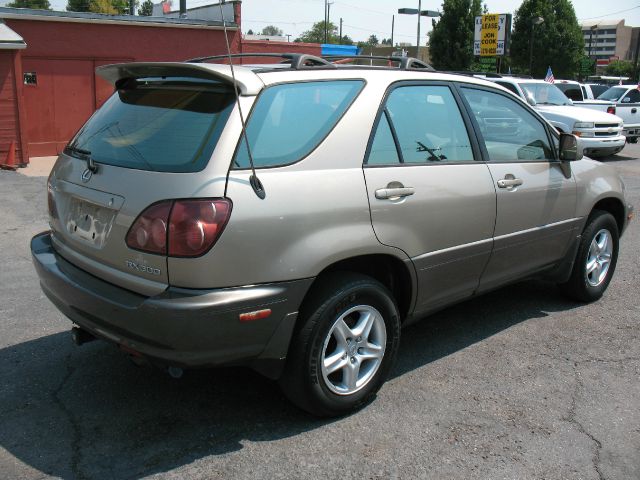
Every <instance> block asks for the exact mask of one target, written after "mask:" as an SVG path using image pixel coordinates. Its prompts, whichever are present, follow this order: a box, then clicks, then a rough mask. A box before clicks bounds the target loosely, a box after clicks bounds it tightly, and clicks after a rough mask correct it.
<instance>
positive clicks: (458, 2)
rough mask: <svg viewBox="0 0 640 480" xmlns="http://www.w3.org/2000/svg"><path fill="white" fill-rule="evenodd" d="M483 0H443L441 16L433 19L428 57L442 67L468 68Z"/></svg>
mask: <svg viewBox="0 0 640 480" xmlns="http://www.w3.org/2000/svg"><path fill="white" fill-rule="evenodd" d="M481 12H482V4H481V0H443V2H442V16H441V17H440V19H439V20H435V19H433V20H432V21H431V24H432V25H433V30H431V32H430V33H429V57H430V58H431V62H432V64H433V66H434V67H435V68H437V69H439V70H467V69H468V68H469V67H470V66H471V63H472V62H473V31H474V22H475V17H476V16H478V15H480V14H481Z"/></svg>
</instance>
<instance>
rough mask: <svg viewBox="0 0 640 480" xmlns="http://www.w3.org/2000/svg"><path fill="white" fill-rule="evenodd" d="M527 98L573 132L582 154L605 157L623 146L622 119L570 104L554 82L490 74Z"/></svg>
mask: <svg viewBox="0 0 640 480" xmlns="http://www.w3.org/2000/svg"><path fill="white" fill-rule="evenodd" d="M488 80H491V81H493V82H495V83H497V84H498V85H500V86H501V87H504V88H506V89H507V90H509V91H510V92H511V93H513V94H515V95H517V96H518V97H520V98H522V99H524V100H526V101H527V102H528V103H529V104H530V105H531V106H533V107H534V108H535V109H536V110H538V111H539V112H540V113H541V114H542V116H544V117H545V118H546V119H547V120H549V122H550V123H551V124H552V125H553V126H554V127H556V128H557V129H558V131H559V132H561V133H573V134H574V135H576V136H578V137H580V139H581V140H582V142H581V145H582V147H583V149H584V152H583V153H584V154H585V155H589V156H590V157H593V158H597V157H605V156H607V155H613V154H615V153H618V152H619V151H620V150H622V149H623V148H624V145H625V137H624V136H623V135H622V129H623V122H622V119H621V118H620V117H618V116H616V115H612V114H610V113H605V112H598V111H594V110H591V109H587V108H581V107H576V106H573V104H572V102H571V100H569V99H568V98H567V97H566V96H565V94H564V93H562V92H561V91H560V90H559V89H558V87H556V86H555V85H554V84H551V83H548V82H545V81H544V80H534V79H530V78H517V77H504V78H489V79H488Z"/></svg>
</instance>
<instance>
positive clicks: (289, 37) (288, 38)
mask: <svg viewBox="0 0 640 480" xmlns="http://www.w3.org/2000/svg"><path fill="white" fill-rule="evenodd" d="M286 37H287V42H290V41H291V34H290V33H287V35H286Z"/></svg>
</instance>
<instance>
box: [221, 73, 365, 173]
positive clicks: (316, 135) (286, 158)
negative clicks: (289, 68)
mask: <svg viewBox="0 0 640 480" xmlns="http://www.w3.org/2000/svg"><path fill="white" fill-rule="evenodd" d="M363 85H364V82H363V81H361V80H340V81H330V82H305V83H286V84H282V85H276V86H273V87H270V88H267V89H266V90H265V91H264V92H262V94H261V95H260V97H259V98H258V100H257V103H256V105H255V107H254V108H253V112H252V113H251V117H250V118H249V121H248V122H247V138H248V139H249V144H250V145H251V153H252V154H253V161H254V164H255V166H256V167H273V166H280V165H288V164H291V163H294V162H297V161H298V160H301V159H302V158H304V157H306V156H307V155H309V153H310V152H311V151H312V150H313V149H314V148H316V147H317V146H318V144H319V143H320V142H321V141H322V140H323V139H324V137H326V136H327V134H328V133H329V132H330V131H331V129H332V128H333V127H334V126H335V124H336V123H337V122H338V120H340V118H341V117H342V115H343V114H344V113H345V112H346V111H347V109H348V108H349V106H350V105H351V103H352V102H353V100H354V99H355V98H356V96H357V95H358V93H359V92H360V90H361V89H362V86H363ZM234 166H235V167H236V168H247V167H249V155H248V154H247V147H246V143H245V142H244V139H241V140H240V146H239V148H238V152H237V153H236V158H235V161H234Z"/></svg>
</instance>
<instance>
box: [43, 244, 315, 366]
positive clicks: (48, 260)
mask: <svg viewBox="0 0 640 480" xmlns="http://www.w3.org/2000/svg"><path fill="white" fill-rule="evenodd" d="M31 253H32V257H33V263H34V265H35V268H36V271H37V273H38V276H39V277H40V285H41V287H42V290H43V291H44V293H45V294H46V295H47V297H48V298H49V299H50V300H51V301H52V302H53V304H54V305H55V306H56V307H57V308H58V309H59V310H60V311H61V312H62V313H64V314H65V315H66V316H67V317H69V318H70V319H71V320H72V321H73V322H74V323H76V324H77V325H79V326H80V327H82V328H83V329H85V330H87V331H89V332H90V333H92V334H93V335H95V336H96V337H98V338H102V339H105V340H108V341H111V342H114V343H116V344H118V345H120V346H122V347H124V349H125V350H128V351H134V352H136V353H139V354H141V355H142V356H144V357H147V358H149V359H150V360H151V361H155V363H160V364H165V365H175V366H180V367H202V366H218V365H225V364H246V365H250V366H253V367H254V368H256V369H257V370H259V371H261V372H262V373H265V374H266V375H268V376H271V377H277V376H278V374H279V368H280V367H281V364H282V362H283V361H284V357H285V356H286V352H287V350H288V345H289V340H290V338H291V334H292V331H293V327H294V324H295V320H296V318H297V311H298V308H299V305H300V303H301V302H302V299H303V297H304V295H305V293H306V292H307V290H308V288H309V286H310V285H311V282H312V281H313V280H312V279H304V280H296V281H292V282H281V283H274V284H267V285H255V286H247V287H238V288H224V289H214V290H191V289H181V288H172V287H170V288H168V289H167V290H166V291H164V292H163V293H161V294H160V295H156V296H153V297H145V296H142V295H139V294H137V293H134V292H131V291H129V290H125V289H123V288H120V287H117V286H115V285H113V284H110V283H107V282H105V281H104V280H101V279H99V278H96V277H94V276H92V275H90V274H88V273H87V272H85V271H83V270H81V269H79V268H77V267H75V266H74V265H73V264H71V263H70V262H68V261H66V260H65V259H64V258H62V257H61V256H60V255H59V254H58V253H57V252H56V251H55V250H54V248H53V246H52V244H51V236H50V233H49V232H44V233H42V234H39V235H36V236H35V237H33V239H32V240H31ZM262 309H271V311H272V313H271V315H270V316H269V317H268V318H264V319H261V320H255V321H249V322H241V321H240V319H239V315H240V314H241V313H246V312H252V311H256V310H262Z"/></svg>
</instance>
